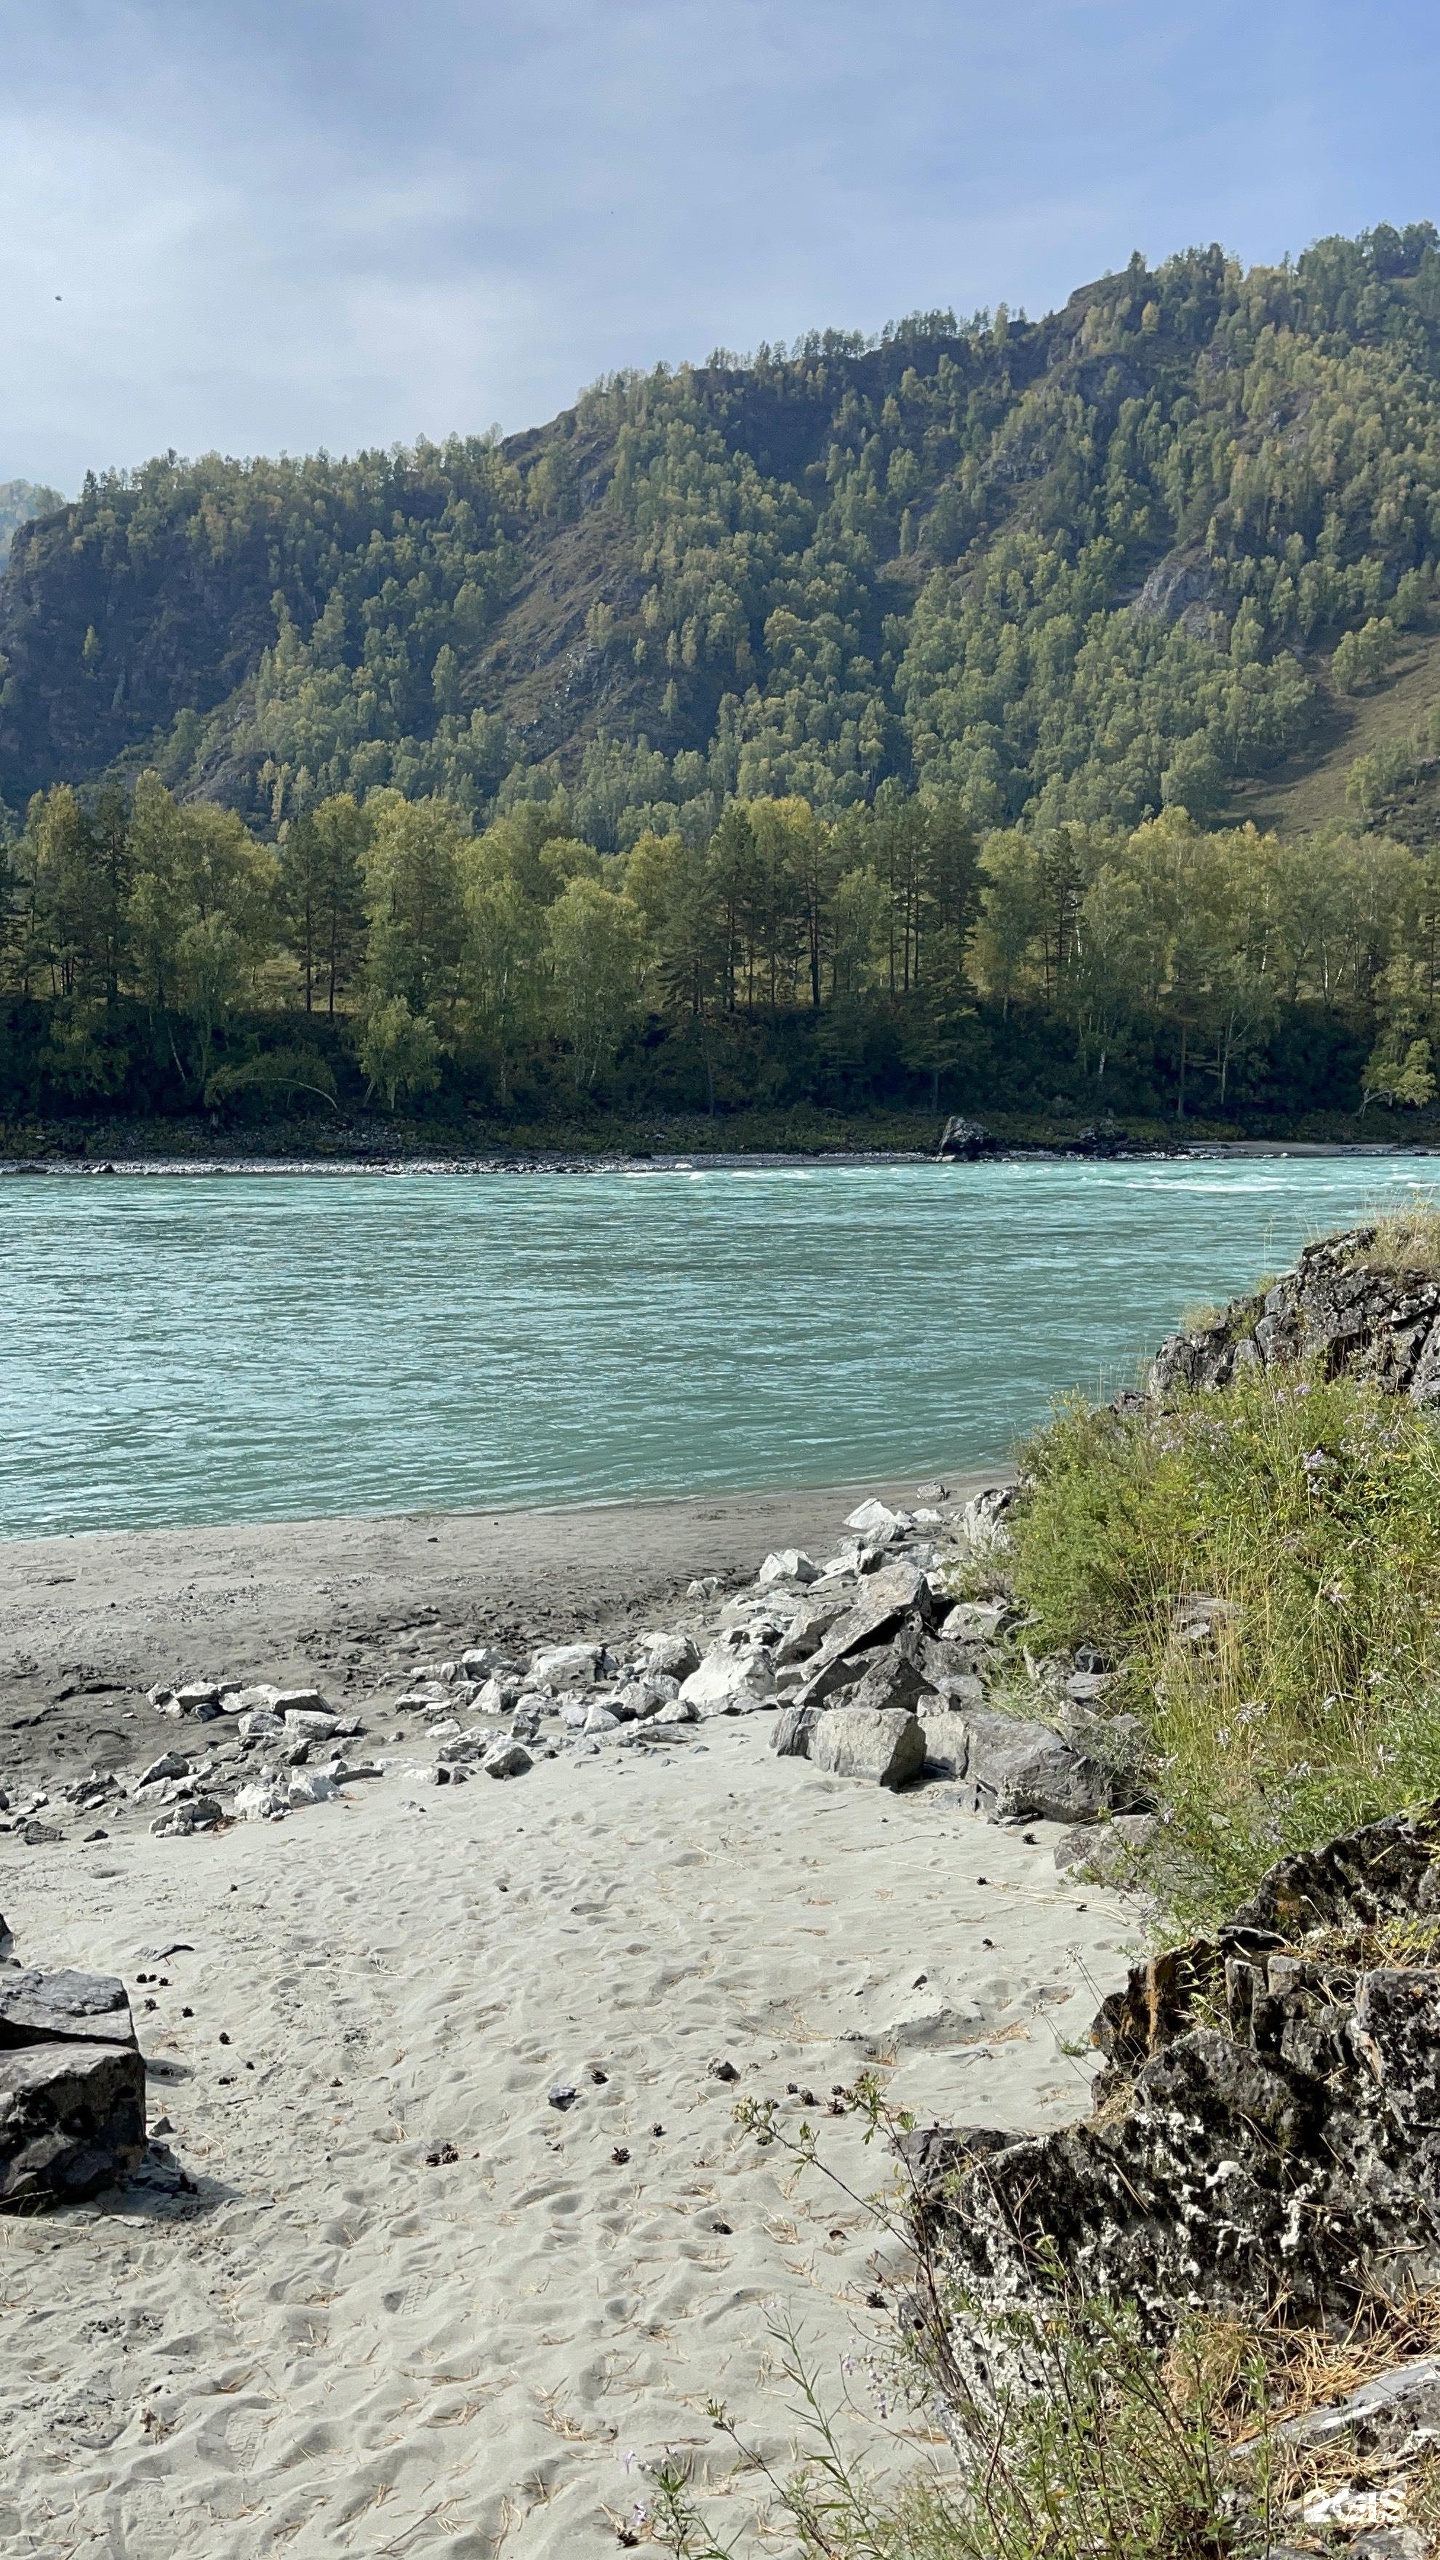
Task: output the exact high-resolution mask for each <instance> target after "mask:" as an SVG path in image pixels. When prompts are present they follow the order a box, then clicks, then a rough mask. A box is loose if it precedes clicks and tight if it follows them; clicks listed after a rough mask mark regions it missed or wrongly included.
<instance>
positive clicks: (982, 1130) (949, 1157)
mask: <svg viewBox="0 0 1440 2560" xmlns="http://www.w3.org/2000/svg"><path fill="white" fill-rule="evenodd" d="M999 1152H1000V1141H999V1139H998V1138H997V1137H996V1136H995V1135H994V1133H993V1131H991V1130H989V1129H987V1128H986V1126H985V1123H984V1121H983V1120H967V1119H965V1118H964V1117H963V1115H962V1114H961V1113H960V1112H952V1113H951V1115H950V1117H949V1119H948V1120H947V1121H946V1123H945V1126H944V1128H943V1129H942V1130H941V1132H940V1144H939V1146H938V1147H937V1148H936V1150H935V1153H936V1157H937V1160H942V1161H944V1162H945V1163H948V1164H973V1163H974V1161H975V1159H976V1157H977V1156H993V1155H998V1154H999Z"/></svg>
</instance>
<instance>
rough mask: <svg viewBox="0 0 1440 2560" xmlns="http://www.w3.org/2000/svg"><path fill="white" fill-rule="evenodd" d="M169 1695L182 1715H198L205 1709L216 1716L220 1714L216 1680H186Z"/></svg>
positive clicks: (218, 1690)
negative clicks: (210, 1710)
mask: <svg viewBox="0 0 1440 2560" xmlns="http://www.w3.org/2000/svg"><path fill="white" fill-rule="evenodd" d="M152 1694H153V1692H152ZM171 1695H172V1696H173V1698H174V1701H175V1704H176V1706H177V1707H178V1708H179V1709H180V1711H181V1714H182V1715H198V1714H199V1712H200V1711H201V1709H202V1708H205V1707H210V1708H213V1709H214V1711H215V1713H216V1714H217V1715H218V1714H219V1712H220V1683H219V1681H218V1680H187V1681H185V1682H184V1684H183V1686H182V1687H180V1688H178V1689H175V1690H173V1691H172V1692H171Z"/></svg>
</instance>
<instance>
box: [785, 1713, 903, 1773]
mask: <svg viewBox="0 0 1440 2560" xmlns="http://www.w3.org/2000/svg"><path fill="white" fill-rule="evenodd" d="M809 1760H810V1765H811V1767H812V1768H813V1769H820V1770H823V1771H825V1772H826V1773H827V1774H828V1775H830V1776H832V1777H836V1778H866V1779H868V1780H869V1781H870V1782H871V1784H872V1785H877V1786H882V1787H904V1786H908V1785H909V1784H910V1781H911V1780H912V1779H914V1778H918V1777H920V1776H921V1775H922V1774H923V1771H924V1767H925V1732H924V1727H923V1726H922V1725H921V1722H920V1719H919V1717H918V1716H913V1715H911V1714H909V1713H908V1712H907V1710H906V1709H905V1708H903V1707H883V1708H881V1709H880V1711H879V1713H878V1714H877V1713H876V1711H875V1710H874V1709H873V1708H865V1707H862V1708H859V1709H855V1708H850V1707H832V1708H831V1709H830V1711H829V1713H828V1714H826V1715H822V1716H818V1717H817V1718H816V1720H815V1724H814V1727H813V1729H812V1731H811V1734H810V1749H809Z"/></svg>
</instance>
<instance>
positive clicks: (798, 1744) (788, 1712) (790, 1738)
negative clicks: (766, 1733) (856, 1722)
mask: <svg viewBox="0 0 1440 2560" xmlns="http://www.w3.org/2000/svg"><path fill="white" fill-rule="evenodd" d="M825 1712H826V1711H825V1709H824V1708H823V1707H813V1706H812V1707H802V1706H798V1705H796V1703H795V1701H794V1700H793V1699H792V1700H791V1702H790V1704H789V1705H788V1706H784V1707H782V1708H781V1710H780V1713H779V1715H778V1716H777V1718H776V1720H775V1722H774V1724H773V1725H772V1726H771V1728H770V1748H771V1750H772V1751H775V1752H777V1753H778V1754H779V1756H780V1758H781V1759H782V1760H804V1759H806V1758H807V1757H808V1755H809V1751H810V1736H811V1734H812V1733H813V1732H814V1730H815V1726H816V1724H817V1722H818V1720H819V1718H820V1717H821V1716H822V1715H823V1714H824V1713H825Z"/></svg>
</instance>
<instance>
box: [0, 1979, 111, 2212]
mask: <svg viewBox="0 0 1440 2560" xmlns="http://www.w3.org/2000/svg"><path fill="white" fill-rule="evenodd" d="M144 2156H145V2065H144V2063H143V2062H142V2060H141V2058H140V2055H139V2052H138V2051H137V2049H136V2044H135V2029H134V2025H133V2022H132V2020H131V2016H130V2004H129V2000H128V1998H127V1997H126V1992H125V1986H124V1984H123V1983H121V1982H118V1981H115V1980H114V1979H112V1977H111V1976H109V1975H108V1974H92V1973H70V1972H58V1973H41V1972H33V1971H32V1972H27V1973H21V1972H14V1973H7V1974H5V1975H3V1976H0V2211H4V2212H8V2213H33V2212H35V2211H37V2210H39V2209H40V2208H41V2207H43V2206H45V2205H52V2204H61V2203H66V2202H69V2201H73V2200H74V2199H75V2198H77V2197H80V2196H88V2195H92V2194H93V2193H94V2191H95V2189H96V2188H97V2187H101V2186H105V2185H107V2184H109V2183H110V2182H111V2181H112V2180H114V2179H116V2178H120V2177H124V2176H127V2175H128V2174H129V2173H130V2172H131V2171H132V2170H135V2169H138V2168H139V2166H140V2164H141V2161H142V2160H143V2159H144Z"/></svg>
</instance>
